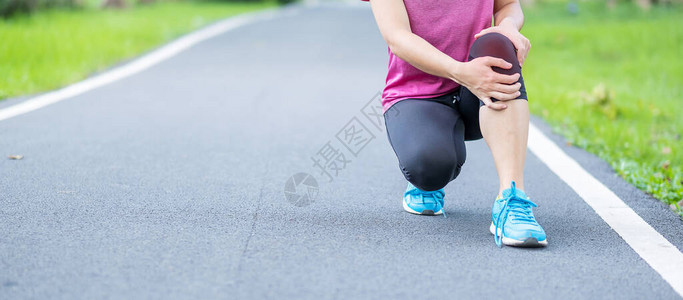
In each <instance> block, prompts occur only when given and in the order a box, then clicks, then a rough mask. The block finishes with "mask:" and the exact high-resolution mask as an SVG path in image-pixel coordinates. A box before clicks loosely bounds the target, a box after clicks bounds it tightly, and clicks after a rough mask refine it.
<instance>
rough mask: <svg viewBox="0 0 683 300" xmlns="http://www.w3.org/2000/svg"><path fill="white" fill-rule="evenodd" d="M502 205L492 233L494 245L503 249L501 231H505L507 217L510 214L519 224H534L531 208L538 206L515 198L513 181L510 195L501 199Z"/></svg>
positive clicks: (527, 200)
mask: <svg viewBox="0 0 683 300" xmlns="http://www.w3.org/2000/svg"><path fill="white" fill-rule="evenodd" d="M503 203H504V204H503V208H502V209H501V210H500V214H498V218H497V219H496V229H495V230H494V233H493V234H494V239H495V241H496V245H498V247H503V230H505V227H504V226H503V225H504V224H505V222H506V221H507V219H508V215H510V214H511V215H512V217H513V218H514V220H515V221H517V222H519V223H527V224H533V223H536V220H535V219H534V217H533V215H532V214H531V208H532V207H537V206H538V205H536V203H533V202H531V200H529V199H526V198H521V197H519V196H517V189H516V187H515V182H514V181H513V182H512V185H511V187H510V195H509V196H507V197H505V198H503ZM506 210H507V211H506ZM501 218H502V220H501ZM501 221H502V222H501ZM499 228H500V231H501V232H500V234H498V229H499Z"/></svg>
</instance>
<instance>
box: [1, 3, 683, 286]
mask: <svg viewBox="0 0 683 300" xmlns="http://www.w3.org/2000/svg"><path fill="white" fill-rule="evenodd" d="M386 61H387V56H386V47H385V45H384V44H383V41H382V39H381V37H380V36H379V33H378V31H377V29H376V27H375V24H374V21H373V19H372V16H371V13H370V11H369V10H368V8H367V7H366V6H354V7H351V6H349V7H345V6H340V5H323V6H315V7H308V8H303V9H301V10H298V11H297V12H296V13H293V14H283V15H281V16H278V17H276V18H274V19H272V20H267V21H262V22H257V23H254V24H250V25H247V26H244V27H240V28H238V29H236V30H233V31H229V32H227V33H225V34H222V35H220V36H218V37H216V38H213V39H210V40H208V41H206V42H203V43H201V44H199V45H197V46H195V47H193V48H191V49H189V50H187V51H185V52H183V53H181V54H180V55H178V56H176V57H174V58H171V59H170V60H167V61H165V62H163V63H161V64H158V65H156V66H154V67H152V68H150V69H148V70H146V71H144V72H141V73H139V74H136V75H134V76H131V77H128V78H125V79H123V80H120V81H117V82H115V83H112V84H109V85H106V86H104V87H101V88H98V89H96V90H93V91H90V92H87V93H84V94H82V95H79V96H77V97H74V98H72V99H69V100H67V101H64V102H60V103H57V104H54V105H51V106H48V107H46V108H43V109H40V110H36V111H33V112H30V113H28V114H24V115H21V116H17V117H14V118H11V119H8V120H4V121H2V122H0V149H1V150H2V151H0V154H2V155H8V154H23V155H24V156H25V158H24V159H23V160H7V159H0V178H2V179H0V299H47V298H49V299H60V298H63V299H74V298H80V299H96V298H110V297H111V298H123V299H129V298H154V299H168V298H196V299H205V298H228V299H242V298H291V299H302V298H309V299H357V298H377V299H386V298H389V299H414V298H418V297H420V298H427V297H437V298H456V297H458V298H485V299H486V298H494V297H511V298H544V299H547V298H551V297H552V298H566V299H576V298H619V299H624V298H628V299H677V298H678V297H679V296H678V295H677V294H676V292H675V291H674V290H673V289H672V288H671V287H670V286H669V285H668V284H667V283H666V282H665V281H664V280H663V279H662V278H661V277H660V276H659V274H657V273H656V272H655V271H654V270H653V269H652V268H651V267H650V266H649V265H648V264H647V263H646V262H645V261H644V260H643V259H641V258H640V257H639V256H638V255H637V254H636V253H635V252H634V251H633V250H632V249H631V248H630V247H629V246H628V244H626V243H625V242H624V241H623V240H622V239H621V238H620V237H619V235H618V234H617V233H615V232H614V231H613V230H612V229H611V228H610V227H609V226H608V225H607V224H606V223H604V222H603V221H602V219H601V218H600V217H599V216H598V215H597V214H595V212H593V210H592V209H591V208H590V207H589V206H588V205H587V204H585V203H584V201H583V200H582V199H581V198H580V197H579V196H577V195H576V194H575V193H574V192H573V191H572V190H571V189H570V188H569V187H568V186H567V185H565V184H564V183H563V182H562V181H561V180H560V179H559V178H558V177H556V176H555V175H554V174H553V173H552V172H550V171H549V170H548V169H547V168H546V166H545V165H544V164H543V163H541V162H540V161H539V160H538V159H537V158H536V157H535V156H533V155H532V154H531V153H530V154H529V158H528V169H527V173H526V175H527V178H528V179H527V190H528V193H529V194H530V195H531V196H532V197H533V199H534V200H535V201H537V202H538V203H539V204H540V205H541V206H540V207H539V208H537V209H536V215H537V218H538V219H539V220H540V222H541V223H542V224H543V225H544V227H545V229H546V230H547V232H548V235H549V236H550V245H549V247H547V248H545V249H532V250H528V249H526V250H525V249H515V248H509V247H506V248H502V249H499V248H497V247H496V246H495V244H494V242H493V238H492V237H491V236H490V235H489V233H488V225H489V223H490V205H491V202H492V200H493V199H492V197H493V196H494V195H493V193H494V191H495V189H496V187H497V183H496V182H495V169H494V166H493V164H492V162H491V160H490V158H489V155H488V150H487V148H486V145H485V144H484V143H483V142H472V143H469V144H468V161H467V163H466V164H465V167H464V169H463V171H462V174H461V175H460V178H459V179H458V180H456V181H454V182H452V183H451V184H450V185H449V186H448V187H447V188H446V194H447V195H446V203H447V205H446V211H447V213H448V218H443V217H422V216H413V215H409V214H407V213H405V212H403V210H402V208H401V204H400V197H401V193H402V191H403V189H404V188H405V181H404V179H403V178H402V176H401V173H400V172H399V170H398V168H397V162H396V159H395V157H394V154H393V152H392V150H391V148H390V147H389V145H388V143H387V141H386V138H385V135H384V132H383V131H381V130H380V129H377V128H375V127H373V125H372V123H371V120H372V119H371V118H366V117H365V114H364V113H363V111H365V112H366V113H367V112H368V111H371V110H369V109H371V107H366V106H365V105H366V104H367V103H368V102H369V101H370V103H376V102H374V101H371V99H372V98H373V96H374V95H375V94H376V92H377V91H378V90H379V89H381V87H382V86H383V80H384V72H385V67H386ZM532 101H533V100H532ZM15 102H16V101H15ZM11 104H13V102H12V101H5V103H0V108H2V107H3V106H4V107H6V106H9V105H11ZM354 118H356V119H354ZM349 122H351V124H355V125H356V127H357V128H360V127H359V126H360V125H358V124H357V123H355V122H362V123H363V124H364V125H365V126H366V127H367V128H365V129H366V132H368V133H372V134H373V136H374V138H371V139H369V140H368V142H367V143H361V145H365V146H364V148H362V149H358V148H357V147H355V146H352V147H354V148H352V149H350V150H349V149H346V148H343V146H342V145H341V144H340V141H339V140H337V135H338V133H339V132H340V130H342V129H343V128H347V129H348V126H346V125H347V124H348V123H349ZM534 122H535V123H536V124H537V125H538V126H540V127H541V128H542V129H543V130H545V131H546V133H547V127H546V126H545V125H543V123H542V122H540V121H538V120H535V121H534ZM339 136H340V137H343V134H342V135H339ZM552 138H553V139H554V140H555V141H557V142H558V143H559V144H560V145H562V147H563V149H565V151H566V152H567V153H569V154H570V155H572V156H573V157H574V158H575V159H576V160H577V161H578V162H579V163H581V164H582V165H583V166H584V168H586V169H587V170H589V171H590V172H591V173H592V174H594V176H596V177H597V178H598V179H599V180H601V181H602V182H603V183H605V184H606V185H607V186H608V187H610V189H612V190H613V191H614V192H615V193H617V195H619V196H620V197H621V198H622V199H623V200H624V201H625V202H626V203H627V204H628V205H629V206H631V207H632V208H633V209H634V210H635V211H636V212H637V213H638V214H639V215H640V216H642V217H643V218H644V219H645V220H646V221H648V222H649V223H650V224H652V226H653V227H654V228H655V229H657V230H658V231H659V232H660V233H661V234H662V235H663V236H664V237H666V238H667V239H668V240H669V241H670V242H671V243H673V244H674V245H676V246H677V247H678V248H679V249H683V237H682V236H681V232H683V223H682V222H681V221H680V220H679V219H678V218H677V217H676V216H675V215H674V214H673V213H671V212H670V211H668V210H667V209H666V208H665V207H664V205H662V204H660V203H659V202H657V201H655V200H653V199H651V198H649V197H647V196H645V195H643V194H642V193H641V192H639V191H637V190H636V189H634V188H633V187H631V186H629V185H628V184H626V183H624V182H623V181H622V180H621V179H619V178H617V177H616V176H615V175H614V174H613V173H612V172H611V171H610V168H609V167H608V166H607V164H605V163H604V162H601V161H600V160H598V159H596V158H595V157H593V156H591V155H588V154H586V153H584V152H583V151H581V150H578V149H575V148H570V147H567V146H565V145H564V144H563V143H562V141H561V139H560V138H558V137H555V136H552ZM327 142H330V144H329V146H332V147H333V148H339V150H340V151H344V152H345V153H346V159H347V160H350V161H349V162H347V163H346V165H345V166H344V168H343V169H342V170H340V171H339V172H338V174H334V173H333V174H332V175H336V176H334V177H333V180H332V181H331V182H329V180H328V178H327V177H326V176H325V175H321V174H319V173H317V171H316V169H315V168H314V167H313V160H312V159H311V158H312V157H314V158H316V157H317V158H320V156H319V155H320V153H319V151H320V150H322V149H325V148H326V147H327V146H328V144H327ZM349 151H353V152H357V156H354V155H353V154H350V152H349ZM323 152H325V151H323ZM340 164H341V163H340ZM297 172H307V173H310V174H313V175H314V176H315V178H316V179H317V181H318V183H319V186H320V190H319V193H318V195H317V196H316V197H315V198H314V200H315V202H314V203H312V204H310V205H307V206H301V207H298V206H295V205H293V204H291V203H290V202H288V201H287V199H286V198H285V196H284V193H283V189H284V185H285V182H286V181H287V179H288V178H289V177H290V176H291V175H293V174H295V173H297Z"/></svg>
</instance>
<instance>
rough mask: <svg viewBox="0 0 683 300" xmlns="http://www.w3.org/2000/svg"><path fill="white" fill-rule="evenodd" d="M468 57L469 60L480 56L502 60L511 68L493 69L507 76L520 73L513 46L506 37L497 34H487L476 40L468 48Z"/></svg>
mask: <svg viewBox="0 0 683 300" xmlns="http://www.w3.org/2000/svg"><path fill="white" fill-rule="evenodd" d="M470 56H471V59H474V58H477V57H482V56H492V57H497V58H502V59H504V60H505V61H507V62H509V63H511V64H512V68H510V69H500V68H495V69H496V71H497V72H499V73H503V74H508V75H511V74H515V73H520V72H521V67H520V65H519V61H518V60H517V52H516V51H515V46H514V45H513V44H512V42H511V41H510V40H509V39H508V38H507V37H506V36H504V35H502V34H500V33H497V32H491V33H487V34H485V35H482V36H480V37H479V38H478V39H476V40H475V41H474V43H473V44H472V47H471V48H470Z"/></svg>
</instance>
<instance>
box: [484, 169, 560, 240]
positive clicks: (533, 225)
mask: <svg viewBox="0 0 683 300" xmlns="http://www.w3.org/2000/svg"><path fill="white" fill-rule="evenodd" d="M536 206H537V205H536V204H535V203H533V202H531V200H529V198H528V197H527V196H526V194H524V192H523V191H520V190H518V189H516V188H515V182H514V181H513V182H512V184H511V186H510V188H509V189H506V190H504V191H503V197H502V198H497V199H496V201H495V202H493V209H492V217H493V222H492V223H491V227H490V228H489V230H490V231H491V233H492V234H493V235H494V239H495V241H496V245H498V247H502V246H503V244H505V245H508V246H515V247H545V246H547V245H548V239H547V238H546V236H545V231H543V228H542V227H541V225H538V222H536V218H534V213H533V211H532V210H531V209H532V207H536Z"/></svg>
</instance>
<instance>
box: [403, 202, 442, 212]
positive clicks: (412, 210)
mask: <svg viewBox="0 0 683 300" xmlns="http://www.w3.org/2000/svg"><path fill="white" fill-rule="evenodd" d="M403 209H404V210H405V211H407V212H409V213H411V214H414V215H423V216H438V215H441V214H443V208H442V209H441V210H439V211H437V212H434V211H433V210H431V209H425V210H423V211H422V212H418V211H416V210H414V209H412V208H410V207H409V206H408V204H406V202H405V201H403Z"/></svg>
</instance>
